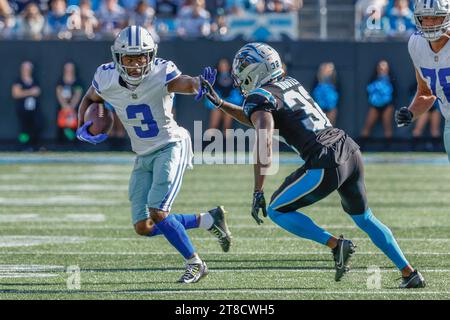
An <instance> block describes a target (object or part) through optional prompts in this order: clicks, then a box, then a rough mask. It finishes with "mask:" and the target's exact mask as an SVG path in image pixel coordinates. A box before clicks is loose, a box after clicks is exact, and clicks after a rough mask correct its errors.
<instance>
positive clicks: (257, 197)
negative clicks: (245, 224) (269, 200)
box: [252, 191, 267, 225]
mask: <svg viewBox="0 0 450 320" xmlns="http://www.w3.org/2000/svg"><path fill="white" fill-rule="evenodd" d="M259 209H262V213H263V216H264V217H267V210H266V199H265V198H264V192H262V191H255V192H254V193H253V205H252V217H253V219H255V221H256V223H257V224H258V225H260V224H261V223H264V221H263V220H262V219H261V218H260V217H259Z"/></svg>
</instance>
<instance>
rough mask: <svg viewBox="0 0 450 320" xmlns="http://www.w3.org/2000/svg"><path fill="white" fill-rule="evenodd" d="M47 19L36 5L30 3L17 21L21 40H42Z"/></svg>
mask: <svg viewBox="0 0 450 320" xmlns="http://www.w3.org/2000/svg"><path fill="white" fill-rule="evenodd" d="M44 26H45V18H44V16H43V15H42V14H41V12H40V11H39V8H38V6H37V5H36V4H35V3H30V4H28V6H26V8H25V9H24V10H23V11H22V13H21V14H20V16H19V18H18V20H17V29H16V34H17V36H18V37H19V38H23V39H30V40H41V39H42V32H43V30H44Z"/></svg>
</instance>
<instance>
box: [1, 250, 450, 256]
mask: <svg viewBox="0 0 450 320" xmlns="http://www.w3.org/2000/svg"><path fill="white" fill-rule="evenodd" d="M205 254H208V255H213V254H214V255H222V254H224V253H223V252H222V251H209V252H207V253H205ZM357 254H358V255H384V253H382V252H373V251H366V252H358V253H357ZM404 254H406V255H416V256H450V253H444V252H404ZM0 255H60V256H64V255H87V256H90V255H99V256H110V255H112V256H114V255H118V256H119V255H120V256H164V255H177V256H178V255H179V253H178V252H167V251H159V252H136V251H114V252H105V251H72V252H71V251H62V252H57V251H0ZM226 255H228V256H246V255H247V256H248V255H250V256H258V255H273V256H296V255H299V256H312V255H330V252H328V251H316V252H311V251H298V252H296V251H291V252H279V251H264V252H255V251H249V252H247V251H242V252H228V253H226Z"/></svg>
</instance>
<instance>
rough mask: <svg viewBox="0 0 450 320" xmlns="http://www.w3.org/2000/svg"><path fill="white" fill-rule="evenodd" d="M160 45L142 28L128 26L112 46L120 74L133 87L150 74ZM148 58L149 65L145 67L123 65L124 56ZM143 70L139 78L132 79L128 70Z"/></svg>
mask: <svg viewBox="0 0 450 320" xmlns="http://www.w3.org/2000/svg"><path fill="white" fill-rule="evenodd" d="M157 50H158V45H157V44H156V43H155V41H154V40H153V38H152V36H151V35H150V33H149V32H148V31H147V30H146V29H144V28H142V27H140V26H128V27H126V28H125V29H123V30H121V31H120V32H119V34H118V35H117V37H116V40H114V44H113V45H112V46H111V52H112V57H113V60H114V62H115V64H116V69H117V71H118V72H119V73H120V75H121V77H122V78H123V80H125V81H126V82H127V83H129V84H132V85H138V84H139V83H141V82H142V80H143V79H144V78H145V77H146V76H147V75H148V74H149V73H150V70H151V69H152V67H153V63H154V61H155V57H156V52H157ZM130 55H134V56H140V55H146V56H147V64H146V65H143V66H139V67H136V66H133V67H127V66H124V65H123V64H122V57H123V56H130ZM136 68H139V69H141V74H140V76H138V77H132V76H130V75H129V74H128V72H127V69H136Z"/></svg>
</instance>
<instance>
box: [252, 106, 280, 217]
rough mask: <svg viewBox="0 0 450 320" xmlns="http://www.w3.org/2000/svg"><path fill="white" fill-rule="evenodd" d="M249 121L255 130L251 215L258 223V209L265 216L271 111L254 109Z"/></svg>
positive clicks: (271, 122)
mask: <svg viewBox="0 0 450 320" xmlns="http://www.w3.org/2000/svg"><path fill="white" fill-rule="evenodd" d="M251 121H252V123H253V125H254V127H255V130H256V164H255V165H254V173H255V189H254V193H253V205H252V217H253V218H254V219H255V220H256V222H257V223H258V224H260V223H262V222H263V220H262V219H261V218H259V210H260V209H261V210H262V212H263V216H264V217H267V212H266V200H265V198H264V181H265V178H266V174H265V172H266V171H267V170H268V169H269V168H270V166H271V164H272V136H273V129H274V121H273V116H272V114H271V113H269V112H266V111H255V112H253V114H252V115H251Z"/></svg>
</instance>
